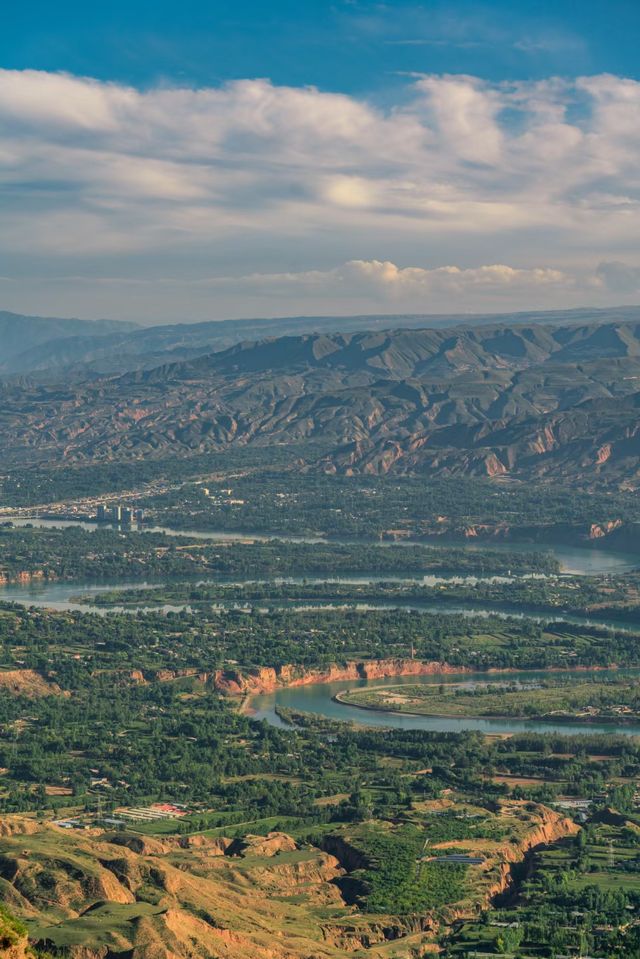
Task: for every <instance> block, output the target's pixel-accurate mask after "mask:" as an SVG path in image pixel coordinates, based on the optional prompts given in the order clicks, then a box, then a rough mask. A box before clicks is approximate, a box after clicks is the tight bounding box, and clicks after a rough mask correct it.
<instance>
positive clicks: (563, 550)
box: [6, 516, 640, 578]
mask: <svg viewBox="0 0 640 959" xmlns="http://www.w3.org/2000/svg"><path fill="white" fill-rule="evenodd" d="M6 519H7V520H10V521H11V522H12V523H13V525H14V526H37V527H40V528H43V529H46V528H50V529H66V528H68V527H70V526H76V527H80V528H81V529H88V530H95V529H98V528H99V527H98V526H97V524H96V523H90V522H83V521H81V520H68V519H40V518H32V519H13V518H12V517H10V516H8V517H6ZM101 528H107V529H118V528H119V527H111V526H109V525H108V524H106V526H105V527H101ZM127 529H130V530H132V531H133V532H141V533H164V534H165V535H166V536H185V537H188V538H191V539H202V540H210V541H213V542H220V543H223V542H225V543H241V542H246V541H247V540H252V541H256V542H261V543H265V542H269V541H270V540H274V539H277V540H279V541H280V542H283V543H310V544H312V545H313V544H314V543H316V544H320V543H324V544H329V545H331V544H332V543H335V544H336V545H338V546H358V545H360V546H383V547H384V546H432V547H434V548H437V547H438V546H442V547H453V548H457V549H464V550H466V551H469V552H477V551H478V550H482V549H490V550H498V551H499V550H504V551H505V552H527V553H531V552H535V553H551V554H552V556H554V557H555V558H556V559H557V561H558V563H559V564H560V568H561V571H562V572H563V573H567V574H570V575H575V576H597V575H601V574H606V573H622V572H625V571H629V570H632V569H637V568H638V566H640V555H638V554H637V553H628V552H623V551H621V550H609V549H604V548H603V547H601V546H597V545H594V546H562V545H558V544H557V543H544V542H540V543H492V542H486V543H484V542H483V543H477V542H476V543H458V542H453V541H449V540H447V541H444V540H442V541H440V540H439V541H437V542H434V541H429V540H402V541H401V542H399V543H395V542H393V541H391V540H388V541H384V542H380V540H378V539H368V540H367V539H361V540H354V539H337V538H335V539H334V538H332V539H327V538H326V537H323V536H294V535H291V534H284V533H264V532H255V531H252V530H247V531H242V532H229V531H228V530H210V531H207V532H203V531H202V530H187V529H184V530H176V529H169V528H168V527H166V526H142V527H140V528H138V527H137V526H135V525H133V526H131V527H127ZM385 578H386V577H385Z"/></svg>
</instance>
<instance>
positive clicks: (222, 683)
mask: <svg viewBox="0 0 640 959" xmlns="http://www.w3.org/2000/svg"><path fill="white" fill-rule="evenodd" d="M465 671H467V670H465V669H464V668H462V667H460V666H451V665H450V664H449V663H443V662H439V661H431V662H423V661H422V660H418V659H371V660H360V661H350V662H346V663H344V665H339V664H337V663H333V664H331V665H330V666H327V667H326V669H305V668H304V667H301V666H293V665H284V666H278V667H272V666H265V667H261V668H256V669H250V670H244V671H243V670H237V669H220V670H217V671H216V672H215V673H214V676H213V682H214V685H215V688H216V689H217V690H219V691H220V692H223V693H226V694H228V695H239V694H243V693H244V694H247V693H249V694H254V693H271V692H273V691H274V690H275V689H278V688H279V687H281V686H311V685H314V684H316V683H336V682H342V681H343V680H358V679H386V678H388V677H393V676H434V675H439V674H442V675H446V674H448V673H460V672H465Z"/></svg>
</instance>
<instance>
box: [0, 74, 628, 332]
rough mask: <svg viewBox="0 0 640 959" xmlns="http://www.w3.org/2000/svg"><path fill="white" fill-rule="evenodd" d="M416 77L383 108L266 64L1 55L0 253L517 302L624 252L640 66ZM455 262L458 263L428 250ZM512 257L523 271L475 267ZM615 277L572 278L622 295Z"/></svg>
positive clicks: (29, 266)
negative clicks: (130, 74)
mask: <svg viewBox="0 0 640 959" xmlns="http://www.w3.org/2000/svg"><path fill="white" fill-rule="evenodd" d="M408 93H409V95H408V96H405V97H404V98H403V100H402V102H399V103H398V104H397V105H395V106H391V107H388V108H386V109H382V108H380V107H377V106H375V105H373V104H372V103H369V102H367V101H365V100H360V99H356V98H354V97H350V96H346V95H342V94H338V93H325V92H321V91H319V90H316V89H314V88H290V87H277V86H274V85H272V84H271V83H269V82H268V81H267V80H242V81H238V82H234V83H229V84H227V85H225V86H222V87H219V88H207V89H199V90H192V89H173V88H163V87H158V88H155V89H151V90H148V91H140V90H136V89H133V88H129V87H124V86H121V85H118V84H115V83H102V82H99V81H96V80H92V79H87V78H82V77H73V76H67V75H60V74H50V73H43V72H37V71H23V72H19V71H0V129H2V130H3V133H2V137H1V139H0V189H2V191H3V198H4V199H3V229H2V231H0V253H2V254H3V257H4V259H5V260H6V261H7V262H9V263H10V268H11V269H15V272H16V275H18V274H19V275H22V276H25V277H27V278H28V277H29V276H36V275H42V276H44V274H45V273H46V274H48V275H54V276H55V275H60V276H69V275H70V274H72V273H73V274H74V275H84V276H85V277H89V276H93V277H96V278H99V277H100V276H105V275H107V274H115V275H121V276H122V277H123V279H124V280H127V279H134V278H136V277H141V276H145V275H155V276H157V277H164V276H166V275H170V276H173V277H175V279H176V282H185V285H186V281H187V280H190V279H195V280H199V279H202V278H204V277H206V276H208V275H210V274H211V273H221V274H224V273H229V274H231V273H233V274H234V275H235V274H238V275H240V274H241V275H243V276H245V277H248V276H253V275H267V274H268V275H274V274H279V273H280V272H281V270H282V267H286V270H291V272H287V273H286V275H287V276H295V277H297V279H295V280H292V281H291V283H292V286H293V287H295V288H296V289H298V290H299V289H301V287H302V285H304V284H302V283H301V280H300V277H303V276H316V275H318V276H321V277H324V279H323V280H322V282H323V283H325V284H326V283H328V282H329V283H330V285H331V284H332V289H334V290H338V288H340V289H341V290H342V291H343V292H342V294H340V293H339V292H337V293H336V294H335V295H336V296H338V295H344V296H348V295H352V294H349V293H348V286H349V283H348V282H347V280H348V281H349V282H350V283H351V285H352V287H353V288H354V289H359V287H358V282H362V280H363V277H364V276H365V274H366V277H367V282H368V284H369V286H368V288H367V296H372V295H373V292H372V291H373V290H374V288H375V289H376V290H377V291H378V295H379V296H382V295H383V294H384V295H393V296H395V297H396V298H398V299H402V298H403V297H404V298H405V299H406V298H408V297H413V296H416V295H417V293H416V291H417V290H419V289H421V290H423V291H424V290H425V289H428V290H429V291H430V292H431V293H433V291H434V290H435V291H437V290H442V291H445V290H446V291H449V292H451V291H454V292H455V291H458V293H457V294H456V295H460V296H463V297H464V298H465V301H466V299H467V298H472V297H473V296H476V297H481V296H485V295H488V294H487V291H492V292H491V295H494V296H496V297H498V296H502V295H503V294H504V292H505V291H510V292H509V295H510V296H511V295H513V296H515V295H516V291H520V292H519V293H518V295H520V296H521V297H522V298H523V302H522V306H523V308H526V306H527V305H528V304H527V302H526V297H527V295H529V292H528V291H530V290H532V289H535V290H536V291H538V292H539V291H540V290H541V289H543V288H544V290H545V291H546V293H547V294H549V292H550V291H553V295H554V296H556V297H557V299H558V302H560V301H562V302H564V300H563V297H565V298H566V296H568V295H569V293H571V295H573V291H574V290H575V284H574V285H573V286H571V284H569V285H567V283H566V282H564V280H562V279H561V278H562V277H566V276H573V275H574V274H576V275H577V274H581V275H586V274H588V273H590V274H593V272H594V267H593V264H595V263H598V262H600V261H603V262H605V263H610V262H614V261H620V262H626V261H627V260H628V259H629V256H630V255H631V251H633V249H634V246H635V244H636V242H637V229H638V218H639V215H640V166H639V165H638V163H637V157H638V154H639V152H640V83H637V82H635V81H633V80H626V79H624V78H620V77H615V76H608V75H607V76H596V77H584V78H580V79H578V80H576V81H568V80H562V79H554V78H551V79H549V80H546V81H543V82H531V83H513V84H505V83H501V84H489V83H486V82H485V81H482V80H479V79H478V78H474V77H466V76H440V77H416V78H414V79H413V81H412V84H411V86H410V88H409V91H408ZM387 259H388V260H390V261H393V262H391V263H386V262H385V261H386V260H387ZM341 261H344V262H348V261H350V265H349V266H348V267H347V266H345V267H341V268H339V269H338V272H337V273H336V270H335V269H334V268H333V267H332V266H331V264H333V263H335V262H341ZM448 261H449V262H454V263H459V264H461V265H460V266H459V267H439V268H438V264H442V263H447V262H448ZM503 261H506V262H513V261H517V262H518V264H519V269H516V268H511V267H499V266H488V267H487V266H477V264H483V263H487V262H489V263H492V262H494V263H500V262H503ZM358 262H362V264H363V265H361V266H358V265H357V263H358ZM401 262H404V263H406V262H409V263H411V262H422V263H424V264H425V266H424V267H418V268H411V267H410V268H402V269H401V268H399V267H395V266H394V265H393V264H394V263H401ZM540 262H544V263H547V264H549V265H548V266H547V267H544V268H542V272H541V273H539V274H538V273H537V272H536V271H537V270H538V264H539V263H540ZM318 264H321V265H322V267H321V269H320V270H319V271H318V270H316V269H315V267H316V266H317V265H318ZM4 270H5V272H9V271H7V269H6V267H5V268H4ZM338 274H339V275H340V277H342V279H338ZM609 274H611V271H609ZM611 275H612V274H611ZM536 277H537V279H536ZM606 277H607V274H606V271H605V272H603V271H600V273H598V274H597V275H596V276H595V279H594V280H593V281H592V282H591V285H589V284H587V286H586V287H584V288H585V289H591V290H595V289H596V288H601V289H606V290H608V291H609V292H610V293H615V294H616V295H620V296H624V295H630V293H631V288H630V286H629V282H627V283H626V285H625V284H622V283H620V282H618V283H617V285H616V284H614V283H613V282H612V281H610V280H607V278H606ZM247 282H248V281H246V282H245V287H244V290H245V292H246V290H247V289H248V288H249V287H248V286H247ZM305 282H307V281H305ZM273 283H274V281H273V280H269V281H265V284H266V287H267V288H268V289H273ZM598 284H599V286H598ZM143 285H144V284H143ZM307 285H308V284H307ZM25 286H26V284H25ZM81 288H82V289H84V290H85V294H86V287H85V286H84V285H82V284H81V285H79V286H78V289H79V290H80V289H81ZM255 288H256V285H255V283H253V286H252V287H251V289H253V290H255ZM51 289H52V291H53V292H55V290H56V289H57V288H56V287H55V286H52V287H51ZM500 291H502V292H500ZM25 295H26V291H25ZM244 295H245V293H243V291H242V290H241V289H240V288H238V293H237V297H238V300H237V304H236V306H237V309H234V312H235V313H237V312H238V311H240V312H242V311H243V310H242V304H243V303H245V302H247V303H249V301H246V300H243V299H242V297H243V296H244ZM265 295H266V294H265ZM123 297H124V293H123ZM188 297H189V295H188V294H187V299H188ZM83 302H86V300H85V301H83ZM156 305H160V306H162V304H161V303H159V301H156ZM251 305H252V306H253V303H251ZM55 308H56V303H55V301H52V303H51V304H50V309H49V312H55ZM296 308H297V307H296ZM126 309H127V304H126V302H124V299H123V302H122V304H121V309H120V310H119V311H118V312H119V313H120V314H122V313H125V312H126ZM146 309H147V310H148V311H149V312H152V311H153V309H154V300H153V296H152V294H151V293H149V295H148V302H147V307H146ZM91 312H94V311H93V310H92V311H91ZM187 312H193V311H192V310H190V309H189V307H188V306H187ZM211 312H213V310H212V311H211Z"/></svg>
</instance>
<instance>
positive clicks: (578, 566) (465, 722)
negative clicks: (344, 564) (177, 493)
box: [0, 519, 640, 736]
mask: <svg viewBox="0 0 640 959" xmlns="http://www.w3.org/2000/svg"><path fill="white" fill-rule="evenodd" d="M13 522H14V524H15V525H16V526H26V525H29V524H31V525H32V526H39V527H57V528H65V527H69V526H81V527H83V528H85V529H95V528H96V526H95V524H94V523H83V522H78V521H73V520H48V519H16V520H13ZM145 529H146V530H147V531H148V532H159V533H165V534H167V535H173V536H189V537H192V538H197V539H204V540H211V541H219V542H241V541H246V540H257V541H267V540H270V539H278V540H281V541H283V542H307V543H326V542H327V540H326V539H324V538H323V537H316V538H314V537H305V536H286V535H278V536H274V535H269V534H265V533H254V532H242V533H237V532H228V531H224V530H220V531H210V532H202V531H191V530H173V529H167V528H164V527H152V528H148V527H145ZM333 542H338V543H351V544H352V542H353V541H350V540H346V539H345V540H335V541H333ZM371 542H372V543H373V542H374V541H371ZM376 542H377V541H376ZM377 545H380V544H379V543H378V544H377ZM386 545H391V544H390V543H389V544H386ZM420 545H430V544H428V543H427V544H424V543H422V544H420ZM442 545H457V546H459V547H460V546H461V544H444V543H443V544H442ZM485 545H487V546H488V545H489V544H476V543H473V544H463V545H462V546H461V548H464V549H467V550H469V551H475V550H478V549H482V548H485ZM490 548H491V549H505V550H509V551H515V550H520V551H527V552H530V551H538V552H539V551H548V552H550V553H552V554H553V555H554V556H555V557H556V559H557V560H558V562H559V563H560V566H561V570H562V572H563V573H565V574H567V575H583V576H589V575H594V576H595V575H602V574H608V573H611V574H615V573H623V572H626V571H629V570H632V569H636V568H638V567H639V566H640V556H638V555H635V554H632V553H627V552H620V551H617V550H614V551H610V550H605V549H602V548H598V547H587V546H584V547H571V546H561V545H560V546H559V545H557V544H550V543H536V544H493V543H492V544H490ZM461 578H462V577H455V576H451V577H438V576H420V575H415V576H405V577H399V576H377V575H371V576H366V575H359V576H353V577H349V576H343V577H339V578H338V577H335V578H333V579H332V578H330V577H325V578H323V579H319V580H317V581H318V582H331V581H333V582H342V583H344V582H353V583H367V582H371V583H374V582H375V581H380V580H384V581H387V582H389V581H405V582H408V581H413V582H422V583H424V584H425V585H433V583H436V582H440V581H443V580H445V579H458V580H460V579H461ZM466 579H467V580H468V581H473V580H474V579H475V577H466ZM218 581H219V582H224V581H225V580H224V579H223V578H220V580H218ZM228 581H229V580H226V582H228ZM285 581H286V582H296V580H294V579H290V580H285ZM307 581H308V582H313V580H307ZM253 582H255V580H253ZM150 585H153V584H149V583H140V582H129V581H126V580H118V581H111V582H104V581H103V582H100V583H97V582H96V580H95V579H90V578H88V577H87V579H85V580H84V581H78V580H76V581H74V582H54V583H38V582H31V583H12V584H10V585H6V586H2V587H0V600H4V601H9V602H16V603H20V604H22V605H25V606H40V607H47V608H50V609H57V610H78V611H82V612H89V611H93V612H96V613H99V614H101V615H105V614H108V613H109V612H112V611H116V610H122V611H127V612H131V611H132V608H127V607H118V606H110V607H101V608H99V609H96V608H95V607H94V608H93V609H92V608H91V607H87V606H86V605H83V604H79V603H77V602H74V601H73V597H74V596H78V595H79V594H83V595H91V594H96V593H99V592H104V591H109V590H112V589H140V588H145V587H148V586H150ZM265 603H266V601H265ZM282 605H285V604H282ZM286 605H290V606H298V608H299V604H295V603H294V602H291V603H289V604H286ZM349 605H351V604H349ZM398 606H402V608H408V609H416V610H420V611H423V612H437V613H441V614H442V613H450V614H455V613H457V614H462V615H465V616H483V615H484V616H496V615H497V616H504V617H507V616H509V617H511V616H516V617H518V618H525V619H534V620H536V621H545V620H549V619H551V618H553V619H554V620H559V621H566V622H574V623H583V624H584V623H587V622H589V620H586V619H583V618H579V617H575V616H568V615H558V616H555V615H554V616H553V617H550V616H541V615H539V614H535V613H533V612H520V611H517V610H510V609H508V608H505V609H504V610H502V611H500V610H496V609H493V608H489V607H482V606H480V605H473V604H470V605H469V606H463V605H453V604H451V605H449V604H444V603H435V602H424V603H421V602H415V601H408V602H407V603H393V602H391V603H389V602H387V603H385V602H383V601H381V602H380V603H367V604H356V608H396V607H398ZM321 607H330V608H340V607H341V604H340V603H331V602H327V603H313V604H309V605H308V606H305V607H304V608H321ZM145 608H148V609H154V610H162V611H165V612H170V611H176V612H177V611H180V610H182V609H185V608H188V607H185V606H182V605H181V606H171V605H162V604H158V605H157V606H150V607H145ZM137 609H140V607H134V608H133V610H134V611H135V610H137ZM591 622H593V623H594V624H598V625H604V626H608V627H610V628H612V629H614V628H624V626H625V624H624V623H617V622H615V621H606V620H599V619H596V618H594V619H593V620H591ZM628 625H629V624H626V626H627V628H628ZM570 675H575V676H576V678H582V679H584V678H585V677H586V676H588V675H589V672H588V671H583V670H581V671H579V672H578V671H576V672H575V673H574V674H570ZM607 675H611V676H617V677H620V676H622V675H635V676H640V670H620V671H615V672H614V671H611V672H610V673H609V672H603V671H599V672H598V676H599V677H601V678H604V677H605V676H607ZM544 676H545V674H544V673H542V672H539V673H536V672H514V673H509V675H508V679H509V681H514V682H532V681H536V680H537V679H541V678H543V677H544ZM478 680H482V681H483V682H486V681H495V682H502V683H504V682H505V676H504V675H502V676H499V675H495V676H493V677H492V676H491V675H487V674H486V673H483V674H477V675H471V674H468V673H467V674H461V675H458V676H455V675H444V676H443V675H436V676H419V677H416V676H407V677H402V676H401V677H395V678H393V679H389V678H386V679H376V680H369V681H365V680H362V681H360V682H354V681H350V682H338V683H329V684H318V685H312V686H299V687H288V688H283V689H279V690H277V691H276V692H274V693H271V694H268V695H261V696H256V697H254V698H253V699H252V702H251V709H252V713H253V715H254V716H255V718H256V719H264V720H266V721H267V722H269V723H271V724H273V725H275V726H283V725H285V724H284V723H283V722H282V720H281V719H280V718H279V717H278V715H277V714H276V707H277V706H283V707H287V708H289V709H293V710H299V711H300V712H309V713H316V714H318V715H321V716H325V717H327V718H329V719H338V720H347V721H355V722H360V723H364V724H365V725H368V726H375V727H388V728H392V729H422V730H430V731H437V732H460V731H463V730H476V731H478V732H482V733H486V734H494V735H496V734H497V735H500V734H503V735H504V734H507V733H517V732H557V733H564V734H586V733H608V734H612V733H621V734H624V735H633V736H637V735H640V723H636V724H631V723H630V724H618V725H616V724H613V723H578V722H561V723H560V722H555V723H554V722H544V723H543V722H540V721H533V720H524V719H477V718H476V719H474V718H469V717H465V718H451V717H428V716H409V715H401V714H393V713H389V712H383V711H380V712H377V711H373V710H367V711H366V713H365V712H364V711H363V710H361V709H358V708H357V707H354V706H350V705H348V704H346V703H341V702H337V701H335V700H334V699H333V697H334V696H335V694H336V693H338V692H340V691H343V690H345V689H352V688H355V687H356V686H367V685H370V686H379V685H387V686H388V685H403V684H406V683H412V684H415V683H431V684H441V683H451V682H461V681H462V682H471V683H472V682H474V681H475V682H477V681H478Z"/></svg>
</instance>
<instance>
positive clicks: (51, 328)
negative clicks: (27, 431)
mask: <svg viewBox="0 0 640 959" xmlns="http://www.w3.org/2000/svg"><path fill="white" fill-rule="evenodd" d="M605 321H610V322H611V321H613V322H618V323H628V322H637V321H640V307H615V308H611V309H604V310H596V309H581V310H559V311H547V312H539V311H538V312H529V313H512V314H504V315H496V314H476V315H473V316H459V315H455V314H451V315H448V314H437V315H426V314H397V315H378V316H366V315H360V316H343V317H340V316H316V317H305V316H298V317H295V316H294V317H276V318H271V319H244V320H219V321H207V322H202V323H184V324H182V323H174V324H165V325H158V326H138V325H136V324H134V323H126V322H120V321H113V320H96V321H90V320H77V319H68V320H65V319H57V318H46V317H29V316H21V315H19V314H15V313H6V312H5V313H1V312H0V336H1V337H2V339H0V344H1V346H0V376H4V377H5V378H6V377H10V376H16V375H17V376H24V375H29V374H33V375H35V376H38V377H39V378H41V379H42V378H44V379H49V380H51V379H55V378H56V377H57V376H60V375H61V374H63V373H64V375H72V376H74V377H80V378H82V377H84V376H86V375H89V374H91V375H94V376H100V375H104V374H110V373H124V372H127V371H129V370H136V369H152V368H154V367H158V366H161V365H163V364H165V363H168V362H180V361H182V360H189V359H193V358H195V357H197V356H201V355H208V354H210V353H212V352H219V351H223V350H226V349H228V348H229V347H231V346H234V345H236V344H238V343H241V342H243V341H256V340H262V339H264V338H273V337H276V338H277V337H282V336H303V335H308V334H313V333H326V334H328V335H332V334H334V333H345V334H346V333H353V332H361V331H374V330H387V329H401V328H404V329H421V328H422V329H424V328H426V327H428V328H430V329H447V328H451V327H455V326H460V325H465V326H473V327H476V326H487V325H494V324H501V325H511V324H517V325H520V326H521V325H551V326H561V325H562V326H564V325H577V324H582V325H585V324H590V323H594V322H597V323H602V322H605Z"/></svg>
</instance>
